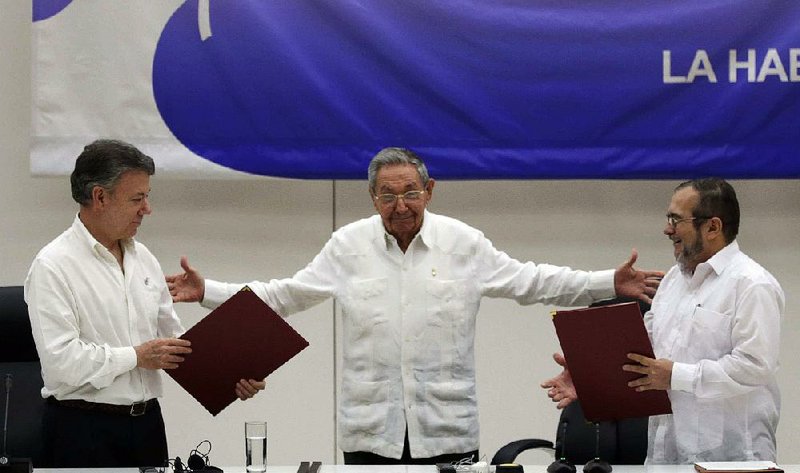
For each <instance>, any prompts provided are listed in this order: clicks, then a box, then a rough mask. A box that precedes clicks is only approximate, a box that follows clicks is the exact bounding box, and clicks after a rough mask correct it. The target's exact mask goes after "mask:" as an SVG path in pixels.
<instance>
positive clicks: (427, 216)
mask: <svg viewBox="0 0 800 473" xmlns="http://www.w3.org/2000/svg"><path fill="white" fill-rule="evenodd" d="M431 215H433V214H431V213H430V212H428V209H425V210H423V214H422V227H420V229H419V232H417V235H416V236H415V237H414V239H413V240H411V241H412V242H413V241H414V240H417V239H419V240H420V242H422V244H424V245H425V246H430V242H432V241H433V225H431V224H430V221H431ZM376 217H377V218H376V222H377V223H376V225H377V226H378V235H383V242H384V244H385V245H386V249H387V250H388V249H389V248H390V247H391V245H393V244H396V243H397V239H396V238H395V237H394V235H392V234H391V233H389V232H388V231H386V226H384V224H383V219H382V218H381V216H380V215H376Z"/></svg>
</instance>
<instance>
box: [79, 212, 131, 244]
mask: <svg viewBox="0 0 800 473" xmlns="http://www.w3.org/2000/svg"><path fill="white" fill-rule="evenodd" d="M72 229H73V230H74V231H75V233H76V234H77V235H78V237H79V238H80V240H81V241H82V242H83V243H84V244H85V245H86V246H87V247H89V248H90V249H91V250H93V251H94V252H95V253H97V254H103V253H101V252H102V251H105V252H107V253H110V252H109V251H108V248H106V247H105V246H103V244H102V243H100V242H99V241H97V238H95V237H94V236H93V235H92V233H91V232H90V231H89V229H88V228H86V225H84V224H83V222H82V221H81V214H80V212H78V213H77V214H75V220H73V221H72ZM122 249H123V250H124V251H125V253H128V252H134V251H135V245H134V240H133V238H126V239H125V240H122Z"/></svg>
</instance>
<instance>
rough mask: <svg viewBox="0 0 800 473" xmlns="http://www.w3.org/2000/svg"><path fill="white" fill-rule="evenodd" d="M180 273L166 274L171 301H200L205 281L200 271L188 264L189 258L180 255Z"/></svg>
mask: <svg viewBox="0 0 800 473" xmlns="http://www.w3.org/2000/svg"><path fill="white" fill-rule="evenodd" d="M181 268H183V271H184V272H183V273H182V274H173V275H172V276H166V277H165V279H166V280H167V287H168V288H169V293H170V295H171V296H172V302H200V301H202V300H203V296H205V292H206V281H205V279H203V276H201V275H200V272H199V271H197V270H196V269H194V268H193V267H191V266H189V258H187V257H186V256H181Z"/></svg>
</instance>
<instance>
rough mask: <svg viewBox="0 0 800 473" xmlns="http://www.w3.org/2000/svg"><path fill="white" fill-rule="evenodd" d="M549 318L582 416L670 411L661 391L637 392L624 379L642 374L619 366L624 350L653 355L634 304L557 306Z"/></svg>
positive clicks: (593, 417) (612, 417) (605, 418)
mask: <svg viewBox="0 0 800 473" xmlns="http://www.w3.org/2000/svg"><path fill="white" fill-rule="evenodd" d="M553 324H554V325H555V328H556V333H557V334H558V339H559V341H560V342H561V349H562V350H563V351H564V357H565V358H566V361H567V366H568V367H569V372H570V374H571V376H572V381H573V383H574V385H575V390H576V392H577V394H578V399H580V400H581V406H582V407H583V411H584V414H585V416H586V419H587V420H589V421H592V422H600V421H611V420H619V419H626V418H630V417H643V416H650V415H658V414H669V413H671V412H672V408H671V405H670V402H669V397H668V396H667V392H666V391H643V392H636V390H635V389H634V388H631V387H629V386H628V382H630V381H632V380H634V379H636V378H639V377H640V376H641V375H640V374H638V373H631V372H626V371H623V370H622V366H623V365H625V364H629V363H631V361H630V360H629V359H628V357H627V355H628V353H638V354H641V355H645V356H648V357H650V358H655V356H654V355H653V347H652V346H651V345H650V339H649V337H648V336H647V330H646V329H645V327H644V322H643V321H642V314H641V312H640V311H639V306H638V304H636V303H635V302H628V303H624V304H613V305H606V306H599V307H589V308H585V309H576V310H564V311H557V312H555V314H554V315H553Z"/></svg>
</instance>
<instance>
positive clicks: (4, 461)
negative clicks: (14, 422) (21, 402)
mask: <svg viewBox="0 0 800 473" xmlns="http://www.w3.org/2000/svg"><path fill="white" fill-rule="evenodd" d="M12 384H13V380H12V376H11V374H10V373H6V382H5V385H6V408H5V414H4V420H3V455H2V456H0V471H2V472H4V473H5V472H8V473H32V472H33V464H32V463H31V459H30V458H9V457H8V450H7V449H6V443H7V441H8V406H9V400H10V399H11V385H12Z"/></svg>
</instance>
